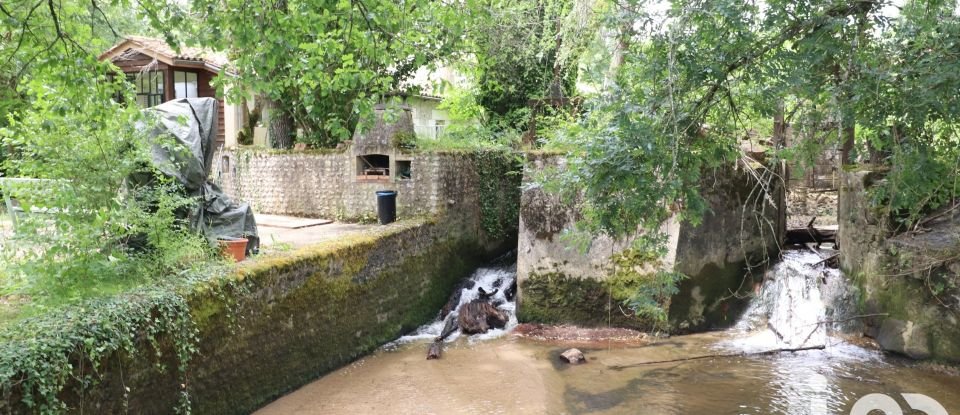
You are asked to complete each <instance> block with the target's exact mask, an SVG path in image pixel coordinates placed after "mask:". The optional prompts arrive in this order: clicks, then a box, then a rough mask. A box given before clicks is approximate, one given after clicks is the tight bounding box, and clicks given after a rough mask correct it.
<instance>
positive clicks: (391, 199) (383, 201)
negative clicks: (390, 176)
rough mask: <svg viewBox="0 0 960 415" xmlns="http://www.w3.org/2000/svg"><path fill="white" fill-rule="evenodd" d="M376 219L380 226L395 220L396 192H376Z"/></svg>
mask: <svg viewBox="0 0 960 415" xmlns="http://www.w3.org/2000/svg"><path fill="white" fill-rule="evenodd" d="M377 217H378V218H379V219H380V224H381V225H386V224H388V223H392V222H393V221H395V220H397V192H395V191H393V190H378V191H377Z"/></svg>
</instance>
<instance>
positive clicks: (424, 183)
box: [215, 106, 505, 221]
mask: <svg viewBox="0 0 960 415" xmlns="http://www.w3.org/2000/svg"><path fill="white" fill-rule="evenodd" d="M374 112H375V116H374V122H373V124H372V125H370V126H368V128H366V129H364V128H357V130H356V133H355V134H354V137H353V140H351V141H350V142H347V143H344V145H343V146H342V147H341V148H340V149H338V150H325V151H318V150H312V151H275V150H251V149H245V150H244V149H240V150H226V151H225V152H223V153H221V154H220V156H219V157H218V161H219V166H218V167H219V168H218V169H217V172H216V173H215V176H216V177H215V180H217V181H218V182H219V183H220V185H221V187H222V188H223V190H224V191H225V192H226V193H227V195H229V196H230V197H232V198H234V199H237V200H241V201H244V202H247V203H249V204H250V205H251V206H252V207H253V210H254V211H255V212H258V213H269V214H278V215H291V216H302V217H322V218H326V219H336V220H348V221H349V220H359V219H370V218H374V217H375V216H376V213H377V197H376V194H375V192H376V191H378V190H395V191H397V214H398V217H401V218H402V217H412V216H423V215H428V214H440V213H443V212H446V211H447V210H449V209H455V210H457V211H464V210H466V211H467V212H466V213H465V214H467V213H469V212H476V209H477V208H478V199H477V198H476V197H477V194H478V192H479V190H480V186H481V184H480V174H481V172H480V171H478V163H477V161H478V153H455V152H451V153H443V152H416V151H411V150H408V149H405V148H403V146H405V145H408V144H409V143H406V144H405V143H403V142H402V141H403V140H405V139H410V138H412V137H413V136H414V135H413V134H414V130H413V121H412V118H411V113H410V112H411V111H410V108H409V107H406V106H401V107H398V108H392V109H386V108H385V107H383V106H377V107H376V109H375V111H374ZM361 127H363V126H361ZM371 155H376V156H386V157H388V158H389V162H388V163H386V164H385V166H384V167H386V170H385V171H378V172H376V174H378V175H372V174H370V173H368V172H366V168H367V167H371V166H369V165H367V164H366V163H368V161H364V157H366V156H371ZM408 168H409V170H408ZM407 172H409V176H408V175H407V174H406V173H407ZM504 173H505V172H504ZM379 174H382V175H379Z"/></svg>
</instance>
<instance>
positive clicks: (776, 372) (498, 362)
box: [257, 254, 960, 415]
mask: <svg viewBox="0 0 960 415" xmlns="http://www.w3.org/2000/svg"><path fill="white" fill-rule="evenodd" d="M817 261H818V260H817V258H815V257H810V254H790V255H787V256H785V258H784V261H783V262H782V263H781V264H778V266H777V267H775V269H774V270H772V271H771V272H770V273H769V274H768V275H767V278H766V281H765V282H764V284H763V288H762V291H761V292H760V295H759V296H758V298H757V300H755V302H754V304H753V305H752V306H751V308H750V310H749V311H748V313H747V314H746V315H745V316H744V318H743V319H742V320H741V322H740V323H739V324H738V325H737V327H736V328H735V329H731V330H728V331H724V332H713V333H703V334H695V335H687V336H674V337H671V338H667V339H661V340H658V341H656V342H655V343H653V344H650V345H647V346H642V347H625V346H623V345H621V344H618V343H613V342H610V343H604V342H603V341H600V342H594V343H591V344H590V346H589V347H582V346H581V347H579V348H580V349H581V350H583V351H584V352H585V354H586V356H587V359H588V362H587V363H586V364H583V365H578V366H569V365H566V364H563V363H561V362H560V359H559V357H558V356H559V354H560V353H561V352H562V351H564V350H566V349H567V348H569V347H570V345H568V344H561V343H551V342H544V341H535V340H530V339H526V338H520V337H517V336H514V335H512V334H506V333H505V331H503V330H500V331H496V332H494V333H488V334H485V335H477V336H469V337H468V336H459V338H457V337H454V338H452V339H451V340H450V341H448V342H447V343H446V345H445V348H444V353H443V357H442V359H440V360H431V361H427V360H425V357H426V351H427V346H428V344H429V342H430V341H431V340H432V339H433V337H435V336H436V335H437V334H438V333H439V331H440V330H441V329H442V327H443V323H442V322H436V321H435V322H433V323H430V324H427V325H425V326H424V327H421V328H420V329H419V330H418V331H417V332H415V333H414V334H412V335H411V336H405V337H404V338H401V339H399V340H398V341H397V342H394V343H392V344H390V345H388V346H387V347H384V348H382V349H381V350H379V351H377V352H376V353H374V354H372V355H370V356H367V357H365V358H363V359H360V360H358V361H357V362H355V363H353V364H351V365H349V366H347V367H345V368H342V369H340V370H338V371H335V372H333V373H331V374H329V375H327V376H324V377H323V378H321V379H319V380H317V381H315V382H313V383H311V384H308V385H306V386H304V387H303V388H301V389H299V390H297V391H294V392H293V393H291V394H289V395H287V396H284V397H282V398H280V399H279V400H277V401H275V402H273V403H271V404H270V405H268V406H266V407H265V408H263V409H261V410H260V411H258V412H257V413H258V414H261V415H272V414H791V415H792V414H796V415H807V414H848V413H850V412H851V409H852V408H853V406H854V404H855V402H857V401H858V400H859V399H861V398H862V397H864V396H866V395H868V394H876V393H879V394H885V395H888V396H890V397H892V398H893V399H894V400H895V401H896V403H897V404H899V406H900V408H903V410H904V413H921V412H909V411H908V408H909V406H907V402H906V401H905V400H904V398H903V397H902V395H901V394H903V393H919V394H923V395H926V396H929V397H930V398H932V399H933V400H935V401H937V402H938V403H939V404H940V405H942V406H943V407H944V408H945V409H946V410H947V411H950V412H954V413H956V412H960V377H958V376H951V375H946V374H942V373H939V372H935V371H932V370H929V369H924V368H922V367H920V366H918V365H916V364H915V363H913V362H911V361H908V360H905V359H901V358H896V357H892V356H885V355H883V354H881V353H880V352H877V351H874V350H869V349H865V348H862V347H859V346H855V345H852V344H848V343H845V342H843V341H841V340H839V339H838V338H837V337H834V336H832V335H831V333H830V331H829V330H828V329H829V327H827V326H828V325H827V324H821V323H819V322H822V321H825V320H824V319H829V318H836V317H838V315H837V310H838V308H837V307H834V306H832V305H830V304H832V303H833V302H834V300H833V297H837V296H836V295H834V294H832V293H831V290H824V289H823V287H827V286H828V285H829V284H828V283H827V282H826V281H827V280H831V281H837V280H839V279H840V278H839V274H837V273H836V272H835V271H828V270H825V269H823V268H822V267H819V268H818V267H813V266H810V265H809V264H812V263H815V262H817ZM511 272H512V269H511V268H509V267H501V268H494V269H481V270H478V272H477V273H476V274H475V275H474V279H475V281H477V282H478V284H477V285H478V286H484V288H485V289H488V291H489V288H490V287H489V286H490V285H492V284H494V281H497V280H499V281H501V283H506V282H509V279H510V278H512V274H510V273H511ZM471 289H472V290H474V291H475V290H476V288H475V287H474V288H467V289H466V291H464V292H463V295H462V297H461V303H464V302H467V301H469V300H470V299H472V298H473V296H474V294H472V293H470V292H469V291H470V290H471ZM821 291H823V292H824V293H827V294H824V295H821ZM841 291H842V290H841ZM841 296H842V295H841ZM821 297H822V298H821ZM502 308H504V309H506V310H509V311H510V313H511V315H512V311H513V308H512V303H509V302H507V303H505V304H503V305H502ZM514 324H515V319H513V318H511V323H510V325H509V326H508V329H509V328H510V327H512V326H513V325H514ZM821 345H822V346H824V347H825V348H824V349H823V350H810V351H803V352H796V353H777V354H772V355H763V356H757V355H753V356H736V357H709V358H704V359H696V360H686V361H679V362H669V363H657V364H649V365H636V364H637V363H643V362H654V361H663V360H672V359H685V358H691V357H701V356H712V355H729V354H738V353H744V352H758V351H764V350H771V349H778V348H796V347H810V346H821ZM896 409H897V408H889V411H888V412H887V413H889V414H894V413H897V412H894V411H895V410H896ZM879 413H881V412H879V411H875V412H873V414H879ZM929 413H930V414H931V415H933V414H934V412H929Z"/></svg>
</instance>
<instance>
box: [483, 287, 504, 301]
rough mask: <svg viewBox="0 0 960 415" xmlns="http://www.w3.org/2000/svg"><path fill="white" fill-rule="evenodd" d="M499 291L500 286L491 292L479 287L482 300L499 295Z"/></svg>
mask: <svg viewBox="0 0 960 415" xmlns="http://www.w3.org/2000/svg"><path fill="white" fill-rule="evenodd" d="M498 291H500V289H499V288H497V289H495V290H493V291H491V292H487V291H486V290H484V289H483V287H477V293H478V294H479V295H480V299H481V300H489V299H490V297H493V296H495V295H497V292H498Z"/></svg>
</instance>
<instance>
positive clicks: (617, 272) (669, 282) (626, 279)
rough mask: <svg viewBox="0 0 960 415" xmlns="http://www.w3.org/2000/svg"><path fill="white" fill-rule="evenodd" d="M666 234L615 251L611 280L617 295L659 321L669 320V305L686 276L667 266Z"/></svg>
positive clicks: (640, 311) (623, 301)
mask: <svg viewBox="0 0 960 415" xmlns="http://www.w3.org/2000/svg"><path fill="white" fill-rule="evenodd" d="M665 238H666V236H665V235H663V234H657V235H653V236H651V237H649V238H640V239H639V240H638V241H637V242H636V243H635V244H634V246H633V247H631V248H628V249H626V250H624V251H623V252H620V253H618V254H616V255H614V256H613V258H611V260H612V262H613V273H612V275H611V277H610V279H609V280H608V285H609V286H610V291H611V294H612V296H613V298H615V299H617V300H619V301H621V302H622V303H623V304H624V305H625V306H627V307H628V308H629V309H630V310H633V312H634V313H635V314H636V315H637V316H638V317H643V318H647V319H649V320H651V321H653V322H655V324H657V325H663V324H665V323H666V321H667V310H666V305H668V304H669V301H670V298H671V297H673V296H674V295H676V294H677V293H678V292H679V290H678V288H677V286H678V284H679V283H680V281H681V280H683V279H684V278H686V276H685V275H683V274H681V273H679V272H673V271H667V270H663V264H662V262H661V260H660V258H661V257H663V255H664V254H665V253H666V252H665V250H664V245H663V243H662V242H663V240H664V239H665Z"/></svg>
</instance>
